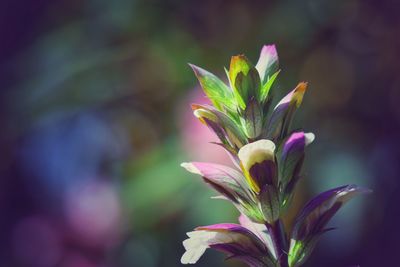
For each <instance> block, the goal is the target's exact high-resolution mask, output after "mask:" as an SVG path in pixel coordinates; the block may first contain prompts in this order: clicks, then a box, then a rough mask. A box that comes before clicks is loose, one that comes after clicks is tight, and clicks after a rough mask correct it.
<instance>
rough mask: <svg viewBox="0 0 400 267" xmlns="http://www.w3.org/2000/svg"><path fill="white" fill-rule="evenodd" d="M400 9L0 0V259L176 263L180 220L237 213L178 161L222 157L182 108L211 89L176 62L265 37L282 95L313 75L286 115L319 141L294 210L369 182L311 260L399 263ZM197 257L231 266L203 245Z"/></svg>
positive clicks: (213, 1) (214, 68)
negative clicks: (321, 195)
mask: <svg viewBox="0 0 400 267" xmlns="http://www.w3.org/2000/svg"><path fill="white" fill-rule="evenodd" d="M399 12H400V2H398V1H373V0H364V1H361V0H349V1H331V0H321V1H316V0H306V1H239V0H231V1H227V0H203V1H190V0H186V1H179V0H164V1H155V0H147V1H145V0H121V1H107V0H86V1H71V0H59V1H50V0H35V1H12V0H2V1H1V2H0V87H1V91H0V94H1V98H0V125H1V131H0V147H1V153H0V173H1V180H0V266H6V267H9V266H10V267H14V266H16V267H19V266H21V267H25V266H29V267H52V266H61V267H97V266H99V267H128V266H129V267H142V266H143V267H144V266H146V267H156V266H166V267H169V266H181V264H180V257H181V255H182V253H183V251H184V249H183V246H182V243H181V242H182V241H183V240H184V239H185V238H186V236H185V233H186V232H188V231H190V230H192V229H193V228H194V227H196V226H198V225H207V224H213V223H220V222H236V220H237V216H238V213H237V211H236V210H235V209H234V208H233V207H232V206H231V205H230V204H229V203H225V202H224V201H218V200H211V199H210V197H211V196H213V195H215V193H214V192H212V191H211V190H210V189H208V188H207V187H206V186H205V185H204V184H203V183H202V182H201V181H200V180H201V179H199V177H196V176H192V175H190V174H189V173H186V172H185V171H184V170H183V169H182V168H181V167H180V166H179V164H180V163H181V162H182V161H190V160H199V161H214V162H220V163H227V162H228V161H227V158H226V156H225V154H224V152H223V151H221V149H220V148H218V147H217V146H214V145H211V144H209V143H208V142H210V141H213V140H215V137H214V136H213V135H212V134H211V133H210V132H209V130H208V129H206V128H205V127H203V126H202V125H201V124H200V123H199V122H198V121H197V120H196V119H194V118H193V116H192V114H191V109H190V104H191V103H193V102H197V103H203V102H204V101H206V100H205V98H204V95H203V93H202V92H201V90H200V88H199V87H198V86H197V81H196V79H195V77H194V75H193V73H192V72H191V70H190V68H189V67H188V66H187V63H188V62H190V63H194V64H196V65H198V66H201V67H204V68H206V69H208V70H210V71H211V72H214V73H215V74H217V75H219V76H221V77H223V76H224V71H223V66H228V65H229V60H230V56H232V55H235V54H238V53H245V54H246V55H247V56H248V57H249V58H250V59H251V60H252V61H253V62H254V63H255V62H256V61H257V59H258V55H259V51H260V49H261V47H262V45H263V44H271V43H275V44H276V45H277V48H278V53H279V56H280V65H281V69H282V72H281V74H280V77H279V78H278V82H277V84H276V85H275V87H274V90H275V92H276V93H277V95H280V96H282V95H284V94H285V93H287V92H288V91H289V90H291V89H292V88H293V87H294V86H295V85H296V84H297V82H298V81H302V80H305V81H308V82H309V90H308V92H307V94H306V97H305V101H304V102H303V105H302V107H301V110H300V112H298V113H297V117H296V123H295V127H299V126H302V127H303V128H304V129H305V130H306V131H313V132H314V133H315V134H316V136H317V139H316V142H315V143H314V144H313V145H312V146H311V147H310V148H309V150H308V156H307V159H306V165H305V169H304V174H305V179H304V180H303V181H302V182H301V185H300V188H299V191H298V194H297V199H296V202H295V206H296V208H297V209H298V208H300V207H301V206H302V205H303V204H304V203H305V202H306V201H307V199H309V198H310V197H311V196H312V195H314V194H316V193H318V192H320V191H322V190H326V189H328V188H330V187H332V186H338V185H341V184H346V183H357V184H359V185H362V186H366V187H370V188H372V189H373V190H374V193H373V194H371V195H369V196H366V197H365V196H364V197H360V198H358V199H356V200H354V201H353V202H351V203H349V204H348V205H347V206H346V207H345V208H344V209H343V210H341V211H340V212H339V214H338V215H337V216H336V218H335V219H334V220H333V221H332V222H331V224H330V225H331V226H334V227H337V228H339V229H338V230H336V231H333V232H330V233H328V234H326V235H325V236H324V237H323V238H322V239H321V242H320V243H319V246H318V248H317V249H316V251H315V253H314V255H313V256H312V257H311V258H310V260H309V261H308V264H306V266H325V267H330V266H331V267H337V266H356V265H360V266H363V267H374V266H396V265H397V262H398V260H397V259H398V258H397V255H396V254H397V253H398V249H399V245H398V240H399V239H400V231H399V228H398V225H399V224H400V215H399V214H400V210H399V207H398V203H399V201H400V194H399V193H398V192H397V190H399V186H400V180H399V174H400V170H399V168H400V164H399V158H400V155H399V151H400V149H399V148H400V139H399V134H400V105H399V100H400V89H399V87H400V75H399V73H400V64H399V63H398V60H399V58H400V39H399V38H398V36H399V34H400V17H399V15H398V14H399ZM276 100H277V99H276ZM276 100H275V101H276ZM227 164H229V163H227ZM293 212H294V213H293V214H295V211H293ZM196 266H242V265H241V264H240V263H239V262H236V261H233V260H232V261H227V262H224V261H223V256H222V255H220V254H219V253H216V252H212V251H207V252H206V255H205V256H204V257H203V258H202V259H201V260H200V261H199V263H198V264H197V265H196Z"/></svg>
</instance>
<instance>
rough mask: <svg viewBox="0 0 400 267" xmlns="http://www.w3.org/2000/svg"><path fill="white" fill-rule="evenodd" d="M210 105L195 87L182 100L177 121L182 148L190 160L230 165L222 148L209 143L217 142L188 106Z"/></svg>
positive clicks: (199, 89)
mask: <svg viewBox="0 0 400 267" xmlns="http://www.w3.org/2000/svg"><path fill="white" fill-rule="evenodd" d="M193 103H196V104H210V101H209V100H208V99H207V98H206V96H205V95H204V93H203V92H202V90H201V88H199V87H196V88H195V89H193V90H192V92H191V93H190V94H189V95H188V97H187V98H185V99H184V101H183V103H182V107H180V108H179V117H178V121H179V123H180V127H181V133H182V139H181V140H182V143H183V147H184V149H185V151H186V153H188V155H189V159H190V160H196V161H210V162H219V163H223V164H232V162H231V160H230V159H229V156H228V155H227V153H226V152H225V151H224V149H223V148H222V147H219V146H217V145H215V144H211V143H210V142H219V140H218V138H217V137H216V136H215V134H214V133H213V132H212V131H211V130H210V129H208V127H207V126H205V125H203V124H202V123H201V122H200V121H199V120H198V119H197V118H196V117H195V116H194V115H193V112H192V109H191V108H190V105H191V104H193Z"/></svg>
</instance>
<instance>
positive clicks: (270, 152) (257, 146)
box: [238, 139, 275, 170]
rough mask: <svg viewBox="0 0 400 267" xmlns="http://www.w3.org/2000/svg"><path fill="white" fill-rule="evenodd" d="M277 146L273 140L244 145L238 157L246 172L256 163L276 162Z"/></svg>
mask: <svg viewBox="0 0 400 267" xmlns="http://www.w3.org/2000/svg"><path fill="white" fill-rule="evenodd" d="M274 152H275V144H274V142H272V141H271V140H267V139H262V140H258V141H256V142H253V143H250V144H247V145H244V146H243V147H242V148H241V149H240V150H239V153H238V157H239V159H240V161H241V162H242V164H243V167H244V168H245V169H246V170H249V169H250V167H251V166H253V165H254V164H255V163H261V162H262V161H264V160H274Z"/></svg>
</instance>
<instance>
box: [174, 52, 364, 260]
mask: <svg viewBox="0 0 400 267" xmlns="http://www.w3.org/2000/svg"><path fill="white" fill-rule="evenodd" d="M191 67H192V69H193V71H194V73H195V75H196V76H197V78H198V80H199V82H200V84H201V86H202V88H203V90H204V92H205V94H206V95H207V97H208V98H209V99H210V100H211V103H212V104H213V105H212V106H211V105H197V104H193V105H192V109H193V111H194V115H195V116H196V117H197V118H198V119H199V120H200V121H201V122H202V123H203V124H205V125H207V126H208V127H209V128H210V129H211V130H212V131H214V132H215V134H216V135H217V136H218V138H219V140H220V143H217V144H218V145H220V146H222V147H223V148H224V149H225V150H226V151H227V152H228V154H229V155H230V157H231V159H232V161H233V164H234V165H235V168H231V167H227V166H223V165H219V164H214V163H203V162H191V163H182V167H184V168H185V169H186V170H188V171H189V172H192V173H195V174H199V175H201V176H202V177H203V179H204V181H205V182H206V183H207V184H209V185H210V186H211V187H212V188H214V189H215V190H216V191H217V192H218V193H219V194H220V196H218V197H217V198H222V199H226V200H229V201H230V202H232V204H233V205H234V206H235V207H236V208H237V209H238V210H239V212H240V214H241V215H240V217H239V224H230V223H224V224H215V225H209V226H201V227H197V228H196V229H195V230H194V231H192V232H189V233H187V235H188V237H189V238H188V239H186V240H185V241H184V242H183V245H184V247H185V249H186V252H185V253H184V255H183V256H182V259H181V262H182V263H183V264H194V263H196V262H197V261H198V259H199V258H200V257H201V256H202V254H203V253H204V252H205V250H206V249H207V248H213V249H216V250H219V251H222V252H224V253H226V254H228V256H229V258H236V259H238V260H241V261H243V262H245V263H246V264H247V265H249V266H252V267H265V266H267V267H287V266H290V267H294V266H300V265H302V264H303V263H304V262H305V261H306V259H307V258H308V257H309V256H310V254H311V252H312V251H313V248H314V247H315V245H316V243H317V241H318V239H319V238H320V236H321V235H322V234H323V233H325V232H327V231H329V230H331V228H326V225H327V223H328V221H329V220H330V219H331V218H332V216H333V215H334V214H335V213H336V212H337V211H338V210H339V209H340V207H341V206H342V205H343V204H344V203H346V201H348V200H349V199H351V198H352V197H354V196H355V195H357V194H360V193H366V192H369V190H367V189H363V188H361V187H358V186H356V185H345V186H341V187H338V188H334V189H331V190H329V191H326V192H324V193H321V194H319V195H318V196H316V197H315V198H313V199H312V200H311V201H309V202H308V203H307V204H306V205H305V207H304V208H303V209H302V210H301V211H300V213H299V214H298V215H297V217H296V220H295V223H294V225H293V227H292V229H290V231H286V229H285V227H284V225H283V223H282V220H281V218H282V215H283V214H284V213H285V211H286V210H287V208H288V206H289V205H290V203H291V200H292V198H293V195H294V191H295V188H296V184H297V183H298V181H299V179H300V178H301V168H302V164H303V161H304V157H305V150H306V147H307V146H308V145H310V144H311V143H312V142H313V140H314V138H315V136H314V134H312V133H305V132H303V131H301V130H299V131H292V130H291V127H290V126H291V122H292V119H293V116H294V114H295V112H296V110H297V109H298V108H299V106H300V105H301V102H302V99H303V95H304V93H305V91H306V88H307V83H305V82H300V83H299V84H298V85H297V86H296V87H295V88H294V89H293V90H292V91H291V92H289V93H288V94H287V95H286V96H285V97H284V98H283V99H282V100H281V101H280V102H278V104H277V105H276V106H275V107H274V108H273V109H271V103H272V100H273V94H272V92H271V87H272V85H273V84H274V82H275V80H276V78H277V76H278V75H279V72H280V70H279V68H278V55H277V52H276V49H275V46H274V45H266V46H264V47H263V48H262V50H261V54H260V58H259V60H258V62H257V64H256V65H255V66H254V65H253V64H252V63H251V62H250V61H249V60H248V59H247V58H246V57H245V56H244V55H238V56H233V57H232V58H231V62H230V68H229V70H226V74H227V76H228V80H229V86H228V85H226V84H225V83H224V82H222V81H221V80H220V79H219V78H217V77H216V76H215V75H213V74H212V73H210V72H208V71H206V70H204V69H202V68H199V67H197V66H194V65H191Z"/></svg>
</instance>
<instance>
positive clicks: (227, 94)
mask: <svg viewBox="0 0 400 267" xmlns="http://www.w3.org/2000/svg"><path fill="white" fill-rule="evenodd" d="M189 66H190V67H191V68H192V69H193V72H194V74H195V75H196V77H197V79H198V80H199V82H200V85H201V87H202V88H203V91H204V92H205V94H206V95H207V97H208V98H209V99H210V100H211V102H212V103H213V105H214V106H215V107H216V108H217V109H219V110H223V109H224V107H226V108H228V109H231V110H235V109H236V104H235V100H234V97H233V93H232V91H231V90H230V89H229V87H228V86H227V85H226V84H225V83H224V82H223V81H221V80H220V79H219V78H218V77H217V76H215V75H214V74H212V73H210V72H208V71H206V70H204V69H202V68H200V67H197V66H195V65H193V64H189Z"/></svg>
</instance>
